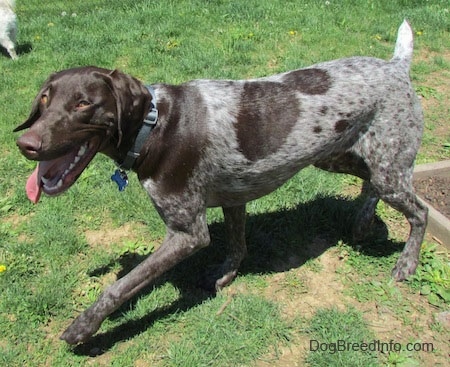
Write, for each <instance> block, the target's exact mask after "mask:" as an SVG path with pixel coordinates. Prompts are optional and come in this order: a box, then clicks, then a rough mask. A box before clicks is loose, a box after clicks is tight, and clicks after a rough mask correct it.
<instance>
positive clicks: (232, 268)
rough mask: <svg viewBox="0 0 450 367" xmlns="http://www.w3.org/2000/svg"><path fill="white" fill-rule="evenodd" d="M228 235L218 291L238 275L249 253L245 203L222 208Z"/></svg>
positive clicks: (218, 281)
mask: <svg viewBox="0 0 450 367" xmlns="http://www.w3.org/2000/svg"><path fill="white" fill-rule="evenodd" d="M222 209H223V214H224V217H225V227H226V231H227V235H228V240H227V257H226V259H225V262H224V263H223V264H222V266H221V268H220V276H221V278H220V279H218V280H217V281H216V284H215V288H216V290H217V291H219V290H221V289H222V288H224V287H226V286H227V285H228V284H230V283H231V282H232V281H233V279H234V278H235V277H236V275H237V272H238V268H239V265H240V264H241V262H242V260H243V259H244V258H245V256H246V255H247V246H246V243H245V216H246V214H245V204H244V205H240V206H234V207H228V208H222Z"/></svg>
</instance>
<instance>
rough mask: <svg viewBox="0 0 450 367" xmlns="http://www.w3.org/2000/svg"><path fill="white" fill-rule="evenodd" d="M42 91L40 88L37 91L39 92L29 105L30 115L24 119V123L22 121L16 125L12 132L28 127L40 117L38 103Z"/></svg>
mask: <svg viewBox="0 0 450 367" xmlns="http://www.w3.org/2000/svg"><path fill="white" fill-rule="evenodd" d="M42 92H43V90H41V91H40V92H39V94H38V95H37V96H36V98H35V99H34V101H33V105H32V106H31V112H30V116H28V118H27V119H26V120H25V122H24V123H22V124H21V125H19V126H17V127H16V128H15V129H14V130H13V132H17V131H20V130H24V129H28V128H29V127H31V125H33V124H34V123H35V122H36V120H37V119H38V118H39V117H41V112H40V110H39V104H40V103H41V97H42Z"/></svg>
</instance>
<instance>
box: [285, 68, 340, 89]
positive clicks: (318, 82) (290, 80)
mask: <svg viewBox="0 0 450 367" xmlns="http://www.w3.org/2000/svg"><path fill="white" fill-rule="evenodd" d="M283 81H284V82H285V83H287V84H289V85H290V88H294V89H296V90H298V91H299V92H301V93H305V94H311V95H317V94H325V93H326V92H328V90H329V89H330V88H331V84H332V81H331V77H330V75H329V74H328V71H326V70H322V69H316V68H311V69H300V70H295V71H291V72H290V73H288V74H286V75H285V77H284V80H283Z"/></svg>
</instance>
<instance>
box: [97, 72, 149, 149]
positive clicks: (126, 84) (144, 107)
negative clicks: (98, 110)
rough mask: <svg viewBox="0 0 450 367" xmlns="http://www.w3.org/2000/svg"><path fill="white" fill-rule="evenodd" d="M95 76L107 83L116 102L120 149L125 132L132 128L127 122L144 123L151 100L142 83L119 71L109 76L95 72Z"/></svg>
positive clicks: (118, 144)
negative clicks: (138, 121)
mask: <svg viewBox="0 0 450 367" xmlns="http://www.w3.org/2000/svg"><path fill="white" fill-rule="evenodd" d="M95 74H96V75H97V76H99V77H101V78H102V79H103V80H104V81H105V82H106V84H107V85H108V86H109V88H110V90H111V92H112V95H113V96H114V98H115V100H116V109H117V130H118V135H119V139H118V143H117V147H119V146H120V144H121V142H122V136H123V135H124V131H126V130H128V128H129V126H130V124H127V121H135V120H140V121H143V120H144V118H145V116H146V115H147V112H148V109H149V108H150V102H151V99H150V98H149V97H148V91H147V90H146V88H145V87H144V86H143V85H142V83H141V82H139V81H138V80H137V79H135V78H133V77H132V76H130V75H127V74H124V73H122V72H120V71H118V70H113V71H111V72H110V73H108V74H103V73H101V72H95Z"/></svg>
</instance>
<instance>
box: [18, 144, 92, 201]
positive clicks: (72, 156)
mask: <svg viewBox="0 0 450 367" xmlns="http://www.w3.org/2000/svg"><path fill="white" fill-rule="evenodd" d="M98 147H99V142H98V141H97V139H93V140H91V141H89V142H87V143H84V144H83V145H81V146H78V147H77V148H75V149H73V150H72V151H70V152H69V153H67V154H65V155H64V156H62V157H59V158H56V159H52V160H50V161H41V162H39V163H38V166H37V167H36V169H35V170H34V172H33V173H32V174H31V176H30V177H29V178H28V180H27V184H26V191H27V196H28V198H29V199H30V200H31V201H32V202H33V203H37V202H38V201H39V198H40V196H41V193H42V192H44V193H45V194H47V195H57V194H60V193H62V192H64V191H66V190H67V189H68V188H69V187H70V186H72V185H73V184H74V183H75V181H76V180H77V178H78V177H79V176H80V175H81V173H82V172H83V170H84V169H85V168H86V167H87V165H88V164H89V162H90V161H91V160H92V158H94V156H95V154H96V153H97V150H98Z"/></svg>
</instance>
